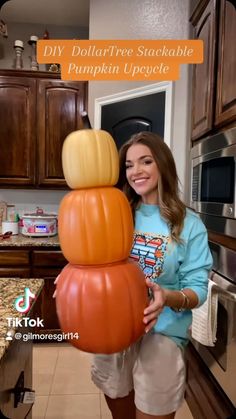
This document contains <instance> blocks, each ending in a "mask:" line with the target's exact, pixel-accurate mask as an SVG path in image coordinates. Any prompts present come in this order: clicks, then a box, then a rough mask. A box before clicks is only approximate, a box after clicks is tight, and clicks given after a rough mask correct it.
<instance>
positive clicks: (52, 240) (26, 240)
mask: <svg viewBox="0 0 236 419" xmlns="http://www.w3.org/2000/svg"><path fill="white" fill-rule="evenodd" d="M6 246H11V247H29V246H32V247H33V246H49V247H53V246H54V247H58V246H60V243H59V237H58V235H56V236H52V237H46V236H45V237H29V236H23V235H22V234H17V235H15V236H11V237H10V238H9V239H4V240H2V239H0V247H6Z"/></svg>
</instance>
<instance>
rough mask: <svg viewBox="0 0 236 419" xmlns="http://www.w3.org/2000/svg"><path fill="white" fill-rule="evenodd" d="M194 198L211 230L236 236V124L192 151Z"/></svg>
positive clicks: (195, 205) (193, 206)
mask: <svg viewBox="0 0 236 419" xmlns="http://www.w3.org/2000/svg"><path fill="white" fill-rule="evenodd" d="M191 164H192V165H191V202H190V206H191V207H192V208H194V209H195V210H196V211H197V212H199V213H200V215H201V218H202V219H203V222H204V223H205V225H206V227H207V228H208V229H209V230H213V231H216V232H218V233H221V234H225V235H228V236H232V237H236V128H232V129H230V130H227V131H224V132H222V133H219V134H216V135H214V136H211V137H208V138H206V139H204V140H201V141H200V142H199V143H197V144H196V145H195V146H194V147H193V148H192V151H191Z"/></svg>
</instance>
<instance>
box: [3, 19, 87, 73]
mask: <svg viewBox="0 0 236 419" xmlns="http://www.w3.org/2000/svg"><path fill="white" fill-rule="evenodd" d="M45 29H46V28H45V25H40V24H29V23H13V22H9V23H7V30H8V38H3V37H1V38H0V69H5V68H7V69H12V68H13V63H14V58H15V51H14V41H15V40H16V39H19V40H21V41H23V42H24V51H23V54H22V58H23V68H24V69H27V70H28V69H30V62H31V61H30V55H31V47H30V45H28V41H29V39H30V36H31V35H36V36H38V38H41V39H42V38H43V34H44V32H45ZM47 30H48V32H49V37H50V38H51V39H75V38H77V39H88V29H87V28H83V27H80V28H79V27H73V26H57V25H47ZM39 69H40V70H45V69H46V68H45V64H40V66H39Z"/></svg>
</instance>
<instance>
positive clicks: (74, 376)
mask: <svg viewBox="0 0 236 419" xmlns="http://www.w3.org/2000/svg"><path fill="white" fill-rule="evenodd" d="M90 360H91V355H90V354H87V353H85V352H81V351H78V350H77V349H75V348H73V347H72V346H70V345H68V344H66V343H65V344H64V343H57V344H38V345H34V350H33V389H34V390H35V391H36V402H35V405H34V407H33V419H112V418H111V414H110V412H109V410H108V408H107V406H106V403H105V401H104V397H103V395H102V394H101V393H100V391H99V390H98V389H97V387H95V385H94V384H93V382H92V381H91V379H90ZM124 419H125V418H124ZM176 419H192V415H191V413H190V411H189V409H188V406H187V405H186V403H185V404H184V405H183V407H182V408H181V409H180V410H179V411H178V413H177V414H176Z"/></svg>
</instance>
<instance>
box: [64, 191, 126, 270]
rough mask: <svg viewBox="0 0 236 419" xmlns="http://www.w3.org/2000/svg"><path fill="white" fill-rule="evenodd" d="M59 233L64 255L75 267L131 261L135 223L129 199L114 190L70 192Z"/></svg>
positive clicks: (65, 201)
mask: <svg viewBox="0 0 236 419" xmlns="http://www.w3.org/2000/svg"><path fill="white" fill-rule="evenodd" d="M58 233H59V240H60V245H61V249H62V252H63V254H64V256H65V258H66V259H67V260H68V261H69V262H70V263H72V264H79V265H101V264H106V263H113V262H119V261H122V260H125V259H127V258H128V257H129V254H130V250H131V247H132V240H133V220H132V213H131V209H130V205H129V203H128V200H127V198H126V196H125V195H124V194H123V192H121V191H120V190H118V189H116V188H114V187H104V188H91V189H81V190H75V191H71V192H69V193H68V194H67V195H65V197H64V198H63V199H62V201H61V204H60V207H59V214H58Z"/></svg>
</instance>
